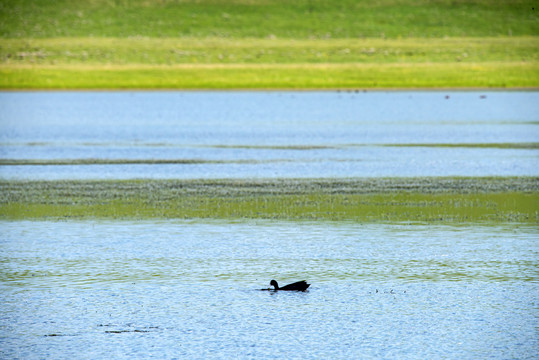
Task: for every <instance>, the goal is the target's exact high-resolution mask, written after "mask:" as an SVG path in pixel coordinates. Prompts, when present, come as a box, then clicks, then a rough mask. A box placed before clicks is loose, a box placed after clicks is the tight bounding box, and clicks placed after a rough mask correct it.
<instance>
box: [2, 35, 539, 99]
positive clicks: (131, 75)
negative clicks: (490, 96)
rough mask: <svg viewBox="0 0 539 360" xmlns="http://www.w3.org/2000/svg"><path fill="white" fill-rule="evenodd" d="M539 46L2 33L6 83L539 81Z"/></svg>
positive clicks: (260, 85) (522, 84) (318, 85)
mask: <svg viewBox="0 0 539 360" xmlns="http://www.w3.org/2000/svg"><path fill="white" fill-rule="evenodd" d="M537 43H538V37H535V36H522V37H485V38H449V39H417V38H411V39H410V38H407V39H387V40H386V39H329V40H328V39H296V40H294V39H274V40H269V39H253V38H244V39H222V38H183V39H170V38H165V39H162V38H158V39H155V38H128V39H121V38H91V37H86V38H52V39H30V38H28V39H0V88H2V89H138V88H144V89H339V88H342V89H354V88H470V87H472V88H478V87H479V88H516V87H518V88H537V87H539V52H538V51H537Z"/></svg>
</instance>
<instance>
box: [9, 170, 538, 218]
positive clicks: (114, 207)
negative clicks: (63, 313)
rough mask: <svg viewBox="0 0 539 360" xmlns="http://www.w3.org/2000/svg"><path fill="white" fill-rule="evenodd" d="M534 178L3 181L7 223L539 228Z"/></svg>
mask: <svg viewBox="0 0 539 360" xmlns="http://www.w3.org/2000/svg"><path fill="white" fill-rule="evenodd" d="M538 184H539V183H538V181H537V179H536V178H402V179H398V178H387V179H384V178H376V179H332V180H329V179H328V180H325V179H311V180H286V179H280V180H279V179H278V180H191V181H189V180H183V181H182V180H139V181H136V180H131V181H27V182H26V181H22V182H20V181H19V182H17V181H15V182H0V190H1V191H0V218H3V219H55V220H62V219H71V218H76V219H94V218H95V219H145V218H162V219H163V218H166V219H168V218H176V219H200V218H213V219H228V220H231V219H280V220H335V221H348V220H350V221H359V222H385V221H389V222H422V223H431V222H436V223H463V222H523V223H533V224H537V223H538V222H539V214H538V212H537V203H538V202H539V188H538Z"/></svg>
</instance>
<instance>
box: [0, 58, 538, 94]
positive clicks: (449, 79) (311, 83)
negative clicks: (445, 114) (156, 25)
mask: <svg viewBox="0 0 539 360" xmlns="http://www.w3.org/2000/svg"><path fill="white" fill-rule="evenodd" d="M538 74H539V63H526V62H522V63H458V64H452V63H449V64H444V63H424V64H382V65H377V64H268V65H258V64H257V65H249V64H231V65H176V66H166V65H130V66H123V65H117V66H69V65H65V66H31V65H24V66H23V65H16V66H11V65H9V66H2V67H0V88H2V89H357V88H370V89H376V88H378V89H387V88H399V89H414V88H430V89H433V88H537V87H539V76H538Z"/></svg>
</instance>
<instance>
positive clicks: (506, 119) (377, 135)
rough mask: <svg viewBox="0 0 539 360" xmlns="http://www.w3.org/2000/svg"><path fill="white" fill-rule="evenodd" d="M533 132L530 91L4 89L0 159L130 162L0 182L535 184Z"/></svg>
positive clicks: (30, 169) (535, 95)
mask: <svg viewBox="0 0 539 360" xmlns="http://www.w3.org/2000/svg"><path fill="white" fill-rule="evenodd" d="M538 129H539V92H473V91H471V92H454V91H453V92H367V93H351V92H4V93H0V160H6V159H10V160H22V159H27V160H28V159H29V160H33V161H34V162H35V161H37V162H38V163H39V161H44V160H73V161H79V162H80V160H81V159H99V160H100V161H103V160H105V161H106V160H110V159H115V160H135V161H136V162H139V163H137V164H92V165H80V164H72V165H47V166H43V165H32V166H28V165H26V166H22V165H9V166H7V165H4V166H0V178H3V179H104V178H106V179H132V178H175V179H178V178H182V179H200V178H276V177H287V178H300V177H303V178H320V177H375V176H520V175H527V176H537V175H539V150H537V149H536V148H530V147H527V148H526V147H525V148H522V144H530V143H537V142H539V141H538V140H539V130H538ZM444 144H463V146H459V147H444V146H443V145H444ZM499 144H503V146H500V145H499ZM403 145H404V146H403ZM406 145H413V146H406ZM466 145H467V146H466ZM149 160H166V161H170V163H165V164H148V163H147V162H148V161H149ZM178 162H188V163H187V164H185V163H183V164H182V163H178Z"/></svg>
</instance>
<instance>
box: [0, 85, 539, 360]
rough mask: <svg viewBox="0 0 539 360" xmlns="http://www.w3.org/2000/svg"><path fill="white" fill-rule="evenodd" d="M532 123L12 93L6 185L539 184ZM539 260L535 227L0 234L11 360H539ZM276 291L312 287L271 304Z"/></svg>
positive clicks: (192, 97)
mask: <svg viewBox="0 0 539 360" xmlns="http://www.w3.org/2000/svg"><path fill="white" fill-rule="evenodd" d="M538 104H539V92H454V91H451V92H368V93H350V92H340V93H339V92H3V93H0V161H2V163H3V165H0V179H4V180H5V179H8V180H10V179H11V180H13V179H48V180H51V179H133V178H174V179H178V178H180V179H204V178H301V177H303V178H311V177H312V178H328V177H329V178H343V177H376V176H451V175H458V176H491V175H496V176H523V175H527V176H538V175H539V162H538V160H539V150H538V149H537V148H536V147H534V146H529V144H536V143H538V139H539V136H538V135H539V134H538V125H539V111H538V110H539V105H538ZM447 144H461V145H459V146H457V147H447V146H444V145H447ZM84 159H97V161H98V162H100V164H92V165H84V164H80V163H81V161H82V160H84ZM7 160H9V161H15V162H19V163H20V162H21V161H22V160H28V161H32V162H33V163H34V164H41V165H8V164H7ZM111 160H117V162H119V163H114V164H110V163H109V164H107V161H108V162H111ZM124 160H125V161H131V162H136V164H133V163H132V164H125V163H122V162H125V161H124ZM154 160H164V162H165V163H161V164H152V163H151V162H152V161H154ZM54 161H56V162H57V161H64V162H66V163H67V164H64V165H51V164H49V165H44V164H46V163H47V162H54ZM70 161H72V164H70V163H69V162H70ZM167 162H168V163H167ZM181 162H186V163H183V164H182V163H181ZM537 240H538V228H537V226H534V225H533V224H532V225H530V224H529V225H521V224H489V225H486V224H462V225H430V226H426V225H419V224H415V225H407V224H398V223H397V224H391V223H379V224H359V223H352V222H274V221H247V220H245V221H238V222H226V221H211V220H194V221H179V220H146V221H67V222H62V221H0V358H2V359H43V358H47V359H66V358H76V359H110V358H114V359H148V358H156V359H185V358H196V359H208V358H222V359H230V358H256V359H270V358H286V359H289V358H302V359H315V358H316V359H369V358H371V359H486V358H489V359H537V358H538V357H537V353H538V349H539V335H538V334H539V306H538V298H539V297H538V296H539V288H538V282H539V262H538V259H539V245H538V244H539V242H538V241H537ZM271 279H276V280H278V281H279V282H280V283H281V284H286V283H287V282H292V281H297V280H302V279H305V280H308V281H309V282H310V283H311V284H312V286H311V287H310V288H309V291H307V292H305V293H295V292H292V293H287V292H278V293H275V292H270V291H260V290H259V289H261V288H267V287H268V286H269V281H270V280H271Z"/></svg>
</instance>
